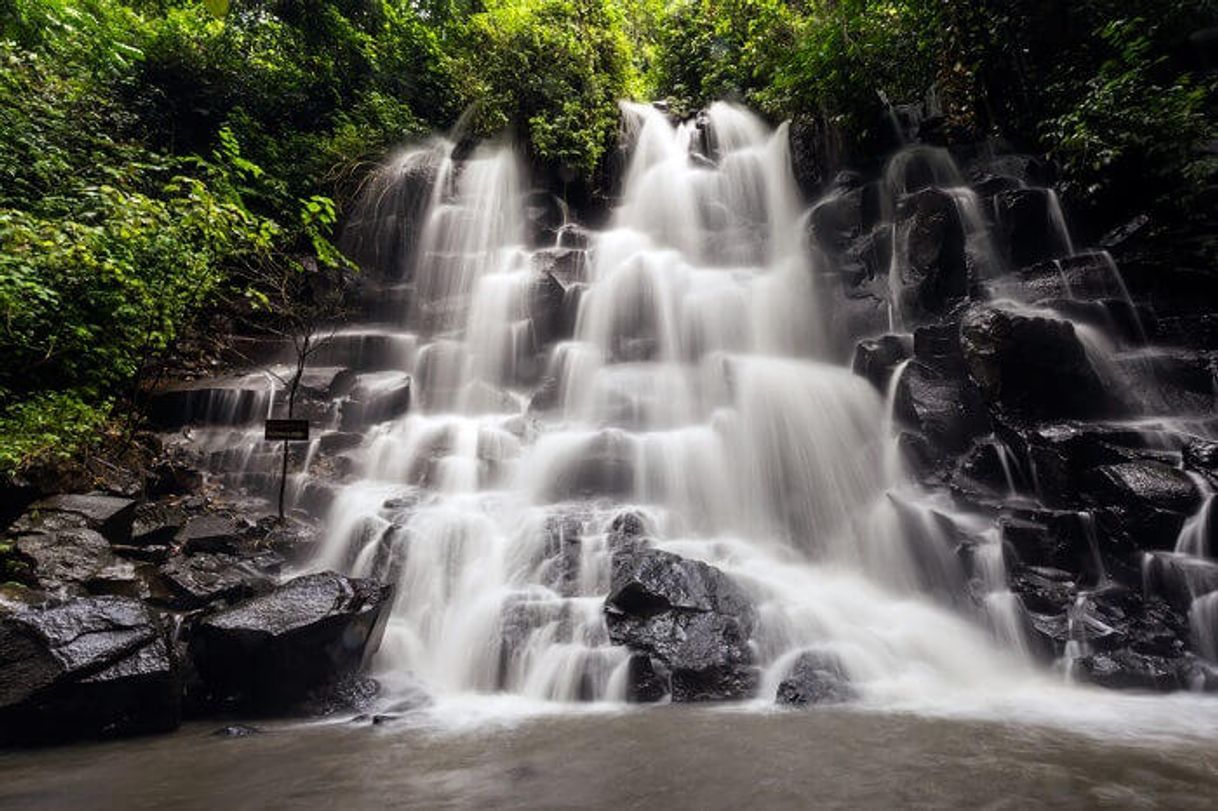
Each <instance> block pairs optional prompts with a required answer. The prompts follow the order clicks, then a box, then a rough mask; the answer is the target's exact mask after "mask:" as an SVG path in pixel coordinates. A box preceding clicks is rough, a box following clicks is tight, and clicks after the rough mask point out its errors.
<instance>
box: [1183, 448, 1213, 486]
mask: <svg viewBox="0 0 1218 811" xmlns="http://www.w3.org/2000/svg"><path fill="white" fill-rule="evenodd" d="M1183 458H1184V469H1185V470H1191V471H1193V472H1195V473H1200V474H1202V475H1204V476H1206V477H1207V478H1209V479H1210V480H1211V481H1212V482H1215V483H1218V442H1210V441H1209V440H1205V439H1197V438H1192V439H1190V440H1189V441H1188V442H1187V443H1186V444H1185V445H1184V448H1183Z"/></svg>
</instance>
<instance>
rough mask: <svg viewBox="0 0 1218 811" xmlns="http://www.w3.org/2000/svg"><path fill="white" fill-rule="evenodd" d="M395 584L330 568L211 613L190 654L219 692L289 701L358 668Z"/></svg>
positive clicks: (251, 703) (271, 702)
mask: <svg viewBox="0 0 1218 811" xmlns="http://www.w3.org/2000/svg"><path fill="white" fill-rule="evenodd" d="M391 603H392V589H391V588H390V587H389V586H381V585H379V584H377V583H374V582H372V581H368V580H355V579H348V578H345V577H342V576H341V575H337V574H334V573H331V572H325V573H321V574H313V575H305V576H303V577H298V578H296V579H294V580H290V581H288V582H287V583H284V584H283V585H282V586H280V587H278V588H277V589H275V590H274V591H272V592H270V593H268V594H265V595H262V596H260V597H254V598H252V599H250V600H247V601H245V602H243V603H240V604H238V605H236V606H233V607H232V608H228V609H225V610H222V611H219V612H216V613H215V614H212V615H210V616H208V617H206V618H204V619H203V620H201V621H200V622H199V623H198V624H197V625H196V626H195V628H194V633H193V637H192V639H191V642H190V654H191V658H192V659H193V660H194V663H195V666H196V667H197V668H198V671H199V674H200V676H201V677H202V679H203V681H204V683H205V684H206V685H207V688H208V689H209V690H210V692H211V694H212V697H213V699H214V700H216V701H217V702H219V703H221V704H235V705H239V706H246V707H249V708H251V709H254V710H258V711H267V710H271V709H276V708H282V707H285V706H288V705H291V704H294V703H296V702H299V701H301V700H303V699H305V698H306V697H308V696H309V695H310V694H311V693H313V692H315V691H318V690H324V689H326V688H328V687H330V686H331V685H333V684H335V683H337V682H339V681H340V680H341V679H342V678H343V677H345V676H350V675H351V674H354V673H355V672H357V671H358V670H359V668H360V667H361V666H362V665H363V664H364V662H365V661H366V659H367V657H369V656H370V655H371V654H372V653H374V652H375V651H376V650H377V648H378V647H379V646H380V642H381V636H382V635H383V633H384V630H385V623H386V622H387V621H388V619H389V607H390V604H391Z"/></svg>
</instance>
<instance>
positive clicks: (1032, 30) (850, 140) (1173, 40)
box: [0, 0, 1218, 474]
mask: <svg viewBox="0 0 1218 811" xmlns="http://www.w3.org/2000/svg"><path fill="white" fill-rule="evenodd" d="M1215 5H1216V4H1215V2H1213V0H1070V2H1063V0H675V1H670V2H665V0H482V2H478V0H418V2H408V0H0V146H2V148H0V358H3V360H2V361H0V474H5V473H7V474H11V473H12V472H14V471H19V470H21V469H23V468H27V467H29V466H30V465H32V464H34V463H36V462H39V461H42V460H46V459H47V458H56V457H67V456H69V455H73V454H77V453H79V452H80V451H82V450H83V449H87V448H89V447H92V446H94V445H96V444H97V443H98V442H99V441H102V440H103V439H104V438H105V437H107V436H112V435H114V434H116V433H121V432H123V431H124V430H128V429H129V426H130V423H131V419H132V415H133V414H137V413H138V412H137V410H136V409H134V408H133V407H132V403H133V401H134V399H135V398H136V396H137V393H138V391H139V390H140V388H141V387H142V386H145V385H146V384H147V382H148V379H149V376H150V375H152V374H154V373H155V371H156V370H157V369H158V368H160V366H161V365H163V364H162V362H163V359H164V358H166V357H167V356H168V355H169V354H170V353H172V352H174V351H175V348H176V346H177V344H178V343H179V341H180V340H181V339H182V337H183V336H184V335H186V334H188V333H189V331H190V329H191V326H192V325H193V324H195V323H197V319H198V318H199V316H200V314H202V313H206V312H209V311H215V310H216V309H217V308H233V307H241V308H245V309H247V310H252V311H256V310H258V309H259V308H260V307H261V308H267V307H271V306H273V303H272V302H271V300H270V299H269V298H268V297H267V293H266V291H265V290H264V289H262V288H263V286H264V283H265V280H266V279H268V278H274V277H275V275H276V274H282V273H288V274H302V275H307V274H310V273H317V272H319V268H320V269H322V270H324V269H330V270H339V271H341V270H343V268H344V266H345V264H346V260H344V259H343V258H342V256H341V254H340V253H339V252H338V251H337V250H336V249H335V247H334V242H335V241H336V233H337V229H338V228H340V227H341V223H342V221H343V217H344V214H345V212H347V211H348V210H349V207H350V206H351V204H352V202H353V199H354V197H355V195H356V193H357V191H358V189H359V188H360V184H361V181H362V180H363V178H364V177H366V175H367V173H368V171H369V170H370V169H371V168H372V167H374V166H375V165H376V164H377V162H378V161H380V160H381V159H382V158H384V156H385V155H386V154H388V153H389V152H390V151H391V150H392V149H393V148H394V147H395V145H398V144H401V143H402V142H404V141H407V140H409V139H412V138H417V137H420V136H422V135H424V134H426V133H428V132H432V131H437V130H449V131H451V130H453V129H454V128H457V129H458V131H459V132H460V133H461V134H463V135H470V136H491V135H496V134H500V133H510V134H511V135H513V136H514V137H516V138H517V139H518V141H519V142H520V143H521V144H522V145H523V147H524V148H525V149H526V150H527V154H528V156H529V159H530V161H531V163H532V165H533V168H534V170H535V172H536V173H537V175H538V177H539V178H544V179H546V181H547V182H549V183H552V184H553V187H554V188H556V189H560V190H566V191H568V192H569V193H570V194H571V195H573V196H578V197H580V198H581V199H585V200H595V199H597V198H598V196H600V197H602V198H603V196H604V194H605V193H606V191H607V190H608V188H609V185H610V178H611V172H610V171H608V168H607V167H609V166H611V165H612V161H613V156H614V150H615V147H616V142H617V134H618V126H619V125H618V108H617V101H618V100H619V99H621V98H635V99H666V100H667V101H668V102H669V104H670V107H671V109H672V110H673V111H674V112H677V113H681V114H684V113H689V112H692V111H695V110H696V109H697V108H698V107H699V105H702V104H704V103H706V102H708V101H710V100H713V99H716V98H732V99H736V100H739V101H742V102H744V103H746V104H749V105H750V106H752V107H754V108H756V109H758V110H760V111H761V112H762V113H763V114H765V115H766V116H769V117H771V118H773V119H774V120H781V119H792V120H794V121H796V122H797V123H798V125H799V126H800V127H802V128H803V130H804V131H811V132H815V133H819V137H820V140H821V142H822V143H830V142H831V143H834V144H836V145H837V146H836V149H835V151H836V153H837V154H836V155H835V160H837V161H839V162H848V161H851V160H862V159H865V158H867V157H869V156H870V157H873V158H874V157H875V156H878V155H880V154H882V153H883V151H884V150H887V149H891V147H892V144H891V143H889V140H890V139H891V132H890V130H889V129H887V125H886V123H885V122H886V121H887V112H886V109H885V101H884V100H885V99H887V100H889V101H890V102H892V103H896V104H901V103H910V102H913V103H917V104H919V105H921V106H922V107H923V108H927V109H931V110H932V111H933V112H934V113H935V118H936V129H935V137H936V138H938V139H939V140H941V141H942V142H943V143H947V144H951V143H964V142H968V141H970V140H971V141H976V140H978V139H981V138H985V137H991V136H1001V137H1002V138H1004V139H1006V140H1007V141H1008V142H1009V143H1012V144H1015V145H1017V146H1018V147H1019V148H1021V149H1028V150H1032V151H1035V152H1039V153H1043V154H1045V155H1047V156H1048V157H1049V158H1050V159H1051V160H1052V161H1053V163H1054V165H1055V166H1056V167H1057V171H1058V173H1059V184H1060V186H1061V187H1062V189H1063V191H1064V192H1065V195H1066V199H1067V202H1068V204H1069V206H1070V207H1071V209H1072V211H1073V212H1074V213H1075V214H1076V215H1077V216H1078V217H1079V218H1080V221H1082V222H1085V223H1087V227H1088V228H1089V229H1090V230H1091V231H1092V232H1093V233H1100V232H1102V231H1103V230H1104V229H1106V228H1109V227H1114V226H1117V225H1120V224H1121V223H1122V222H1124V221H1126V220H1128V219H1129V218H1130V217H1132V216H1135V215H1139V214H1143V215H1147V216H1148V217H1150V218H1151V221H1152V222H1153V224H1154V229H1153V232H1154V233H1155V234H1157V238H1158V239H1159V240H1160V241H1161V242H1163V243H1164V244H1169V243H1170V244H1171V245H1174V246H1180V245H1187V246H1189V247H1188V256H1189V257H1190V259H1189V261H1195V262H1212V251H1213V247H1212V243H1213V239H1212V235H1213V233H1214V228H1213V217H1214V213H1213V211H1214V209H1215V208H1218V205H1216V204H1218V198H1216V196H1215V194H1214V183H1215V178H1216V176H1218V140H1216V139H1218V131H1216V128H1215V117H1214V116H1213V104H1214V101H1215V89H1216V88H1215V81H1214V76H1215V74H1214V72H1213V67H1214V65H1211V64H1206V57H1205V54H1206V53H1210V54H1212V53H1214V52H1215V44H1214V43H1213V42H1212V41H1209V40H1207V39H1206V37H1210V38H1211V39H1212V33H1211V34H1205V33H1204V31H1205V30H1206V29H1207V28H1208V27H1210V26H1213V25H1214V24H1215V22H1214V19H1215ZM1210 31H1211V32H1212V29H1210ZM1199 32H1200V33H1199ZM829 136H832V137H829ZM1177 254H1179V252H1178V251H1177ZM1211 266H1212V265H1211Z"/></svg>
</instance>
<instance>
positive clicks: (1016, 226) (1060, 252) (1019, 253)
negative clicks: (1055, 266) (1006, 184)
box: [994, 188, 1070, 267]
mask: <svg viewBox="0 0 1218 811" xmlns="http://www.w3.org/2000/svg"><path fill="white" fill-rule="evenodd" d="M994 209H995V211H996V212H997V215H998V226H999V227H998V230H999V233H1000V234H1001V237H1002V240H1003V242H1004V243H1005V245H1006V247H1007V251H1008V253H1009V255H1010V257H1011V260H1012V262H1014V264H1015V265H1016V267H1019V266H1023V265H1030V264H1032V263H1033V262H1039V261H1041V260H1044V259H1053V258H1056V257H1058V256H1064V255H1065V254H1067V253H1069V252H1070V242H1069V236H1068V235H1067V234H1066V233H1064V231H1063V228H1064V222H1063V220H1062V218H1061V207H1060V205H1059V204H1058V201H1057V195H1056V194H1054V192H1053V191H1052V190H1051V189H1045V188H1020V189H1011V190H1010V191H1005V192H1001V193H999V194H997V195H996V196H995V197H994Z"/></svg>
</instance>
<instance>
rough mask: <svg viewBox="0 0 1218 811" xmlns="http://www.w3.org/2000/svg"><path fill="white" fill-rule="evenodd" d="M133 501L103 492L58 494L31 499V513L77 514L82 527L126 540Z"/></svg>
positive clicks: (132, 518) (109, 537)
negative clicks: (82, 522) (105, 494)
mask: <svg viewBox="0 0 1218 811" xmlns="http://www.w3.org/2000/svg"><path fill="white" fill-rule="evenodd" d="M135 506H136V502H135V501H134V500H132V499H129V498H118V497H115V496H104V495H60V496H51V497H50V498H45V499H43V500H42V501H37V502H35V503H34V504H33V505H32V506H31V507H30V511H31V512H37V513H68V514H70V515H73V516H79V517H80V518H81V519H83V521H84V526H86V527H88V528H89V529H93V530H96V531H98V532H100V533H101V534H102V535H104V536H105V537H106V540H108V541H110V542H111V543H119V544H121V543H127V541H128V540H129V539H130V538H131V524H132V521H134V520H135Z"/></svg>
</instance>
